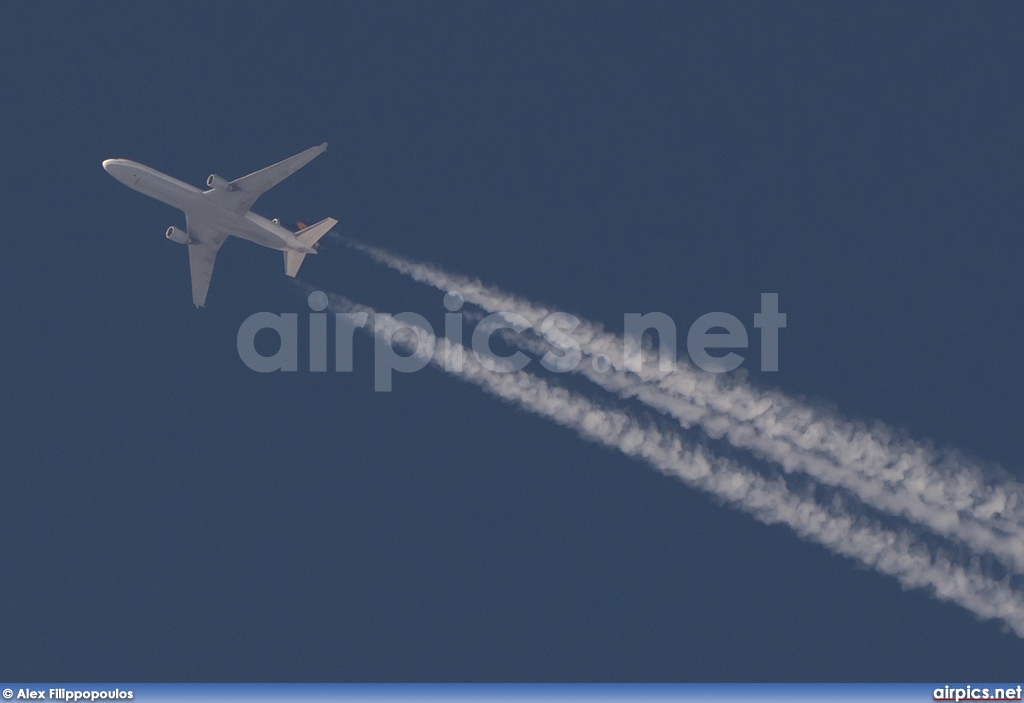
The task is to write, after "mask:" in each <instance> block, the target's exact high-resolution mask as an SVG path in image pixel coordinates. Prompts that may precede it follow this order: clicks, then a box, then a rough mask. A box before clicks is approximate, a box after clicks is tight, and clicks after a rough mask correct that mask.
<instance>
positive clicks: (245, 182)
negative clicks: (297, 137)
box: [205, 142, 327, 215]
mask: <svg viewBox="0 0 1024 703" xmlns="http://www.w3.org/2000/svg"><path fill="white" fill-rule="evenodd" d="M325 151H327V142H324V143H323V144H321V145H320V146H314V147H311V148H309V149H306V150H305V151H303V152H302V153H300V154H296V155H295V156H291V157H289V158H287V159H285V160H284V161H279V162H277V163H276V164H274V165H273V166H267V167H266V168H261V169H260V170H259V171H256V172H254V173H250V174H249V175H248V176H242V177H241V178H236V179H235V180H233V181H231V183H230V184H229V186H228V190H221V189H217V188H214V189H212V190H208V191H206V192H205V195H206V197H208V198H213V199H214V200H216V201H217V202H219V203H220V204H222V205H224V206H225V207H228V208H229V209H231V210H234V211H235V212H236V213H238V214H239V215H242V214H244V213H246V212H247V211H248V210H250V209H251V208H252V206H253V203H255V202H256V199H257V198H259V197H260V196H261V195H263V194H264V193H266V192H267V191H268V190H270V189H271V188H273V187H274V186H276V185H277V184H278V183H280V182H281V181H283V180H284V179H285V178H287V177H288V176H290V175H292V174H293V173H295V172H296V171H298V170H299V169H300V168H302V167H303V166H305V165H306V164H308V163H309V162H310V161H312V160H313V159H315V158H316V157H318V156H320V154H322V153H324V152H325Z"/></svg>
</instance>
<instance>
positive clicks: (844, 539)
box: [330, 296, 1024, 637]
mask: <svg viewBox="0 0 1024 703" xmlns="http://www.w3.org/2000/svg"><path fill="white" fill-rule="evenodd" d="M330 301H331V304H330V307H331V309H332V310H333V311H335V312H366V313H368V314H372V315H373V318H372V323H371V324H372V331H373V333H374V334H376V335H378V336H379V337H380V338H381V339H380V340H378V342H380V343H383V344H387V343H397V344H399V345H401V346H405V348H406V350H407V351H411V352H413V356H416V357H419V358H420V359H423V360H424V361H428V360H429V361H431V362H433V363H434V364H435V365H436V366H437V367H438V368H440V369H442V370H444V371H446V372H447V373H450V374H452V375H454V376H456V377H458V378H460V379H462V380H465V381H469V382H471V383H474V384H476V385H478V386H480V387H482V388H483V389H484V390H486V391H488V392H490V393H492V394H494V395H496V396H498V397H500V398H502V399H504V400H506V401H509V402H512V403H515V404H517V405H519V406H520V407H521V408H523V409H525V410H527V411H529V412H533V413H536V414H538V415H540V416H542V417H546V418H548V419H551V420H553V421H555V422H557V423H558V424H560V425H563V426H565V427H568V428H571V429H573V430H574V431H576V432H577V433H578V434H579V435H580V436H582V437H584V438H585V439H588V440H591V441H594V442H598V443H600V444H603V445H605V446H608V447H612V448H614V449H617V450H619V451H621V452H622V453H624V454H626V455H627V456H631V457H637V458H640V459H643V460H645V461H647V462H648V463H649V464H651V465H652V466H654V467H655V468H657V469H658V470H660V471H662V472H663V473H665V474H669V475H672V476H676V477H678V478H680V479H682V480H683V481H684V482H685V483H687V484H688V485H690V486H693V487H695V488H698V489H701V490H703V491H707V492H708V493H711V494H713V495H714V496H717V497H718V498H720V499H722V500H723V501H726V502H728V503H730V504H731V505H733V506H735V507H737V508H739V509H741V510H743V511H745V512H747V513H750V514H752V515H753V516H755V517H756V518H757V519H758V520H760V521H761V522H763V523H765V524H775V523H782V524H786V525H788V526H789V527H791V528H792V529H793V530H794V531H795V532H796V533H797V534H798V535H799V536H801V537H802V538H804V539H807V540H811V541H814V542H817V543H819V544H822V545H824V546H825V547H827V548H828V549H830V550H832V551H833V552H835V553H837V554H840V555H843V556H846V557H849V558H852V559H856V560H857V561H859V562H860V563H862V564H865V565H867V566H869V567H871V568H873V569H875V570H877V571H879V572H881V573H884V574H888V575H890V576H894V577H895V578H897V579H898V580H899V582H900V583H901V584H902V585H903V586H904V587H905V588H928V589H931V590H932V591H933V592H934V595H935V597H937V598H939V599H940V600H946V601H951V602H953V603H956V604H958V605H960V606H962V607H964V608H966V609H967V610H969V611H971V612H972V613H974V614H976V615H977V616H979V617H981V618H997V619H1000V620H1002V621H1003V622H1005V623H1006V624H1007V625H1008V626H1009V627H1010V628H1011V629H1012V630H1013V631H1014V632H1015V633H1016V634H1017V635H1018V636H1020V637H1024V596H1022V594H1021V593H1020V592H1019V591H1017V590H1015V589H1013V588H1012V587H1011V586H1010V584H1009V580H1008V579H1004V580H1003V581H997V580H994V579H992V578H990V577H988V576H986V575H985V574H984V573H983V572H982V570H981V567H980V566H979V565H978V564H977V563H976V560H975V561H974V562H972V563H971V564H969V565H966V566H965V565H962V564H958V563H955V562H953V561H951V560H949V559H948V558H946V557H943V556H941V555H939V556H934V555H932V554H931V553H930V551H929V550H928V548H927V547H926V546H925V545H924V544H922V543H921V542H920V541H918V540H917V539H916V538H915V537H914V535H913V534H912V533H911V532H910V531H906V530H904V531H898V532H897V531H892V530H888V529H886V528H884V527H882V526H881V525H879V524H878V523H877V522H875V521H872V520H870V519H867V518H865V517H858V516H854V515H851V514H849V513H848V512H846V511H845V510H844V509H843V507H842V506H841V505H839V504H838V503H837V504H835V505H833V506H832V507H831V508H826V507H823V506H822V505H820V504H819V503H817V502H816V501H815V500H814V499H813V498H811V497H810V496H809V495H798V494H796V493H794V492H792V491H791V490H790V489H789V488H788V487H787V486H786V484H785V482H784V481H783V480H781V479H767V478H765V477H763V476H761V475H759V474H757V473H755V472H752V471H750V470H748V469H745V468H743V467H742V466H739V465H738V464H736V463H735V462H733V461H730V460H728V459H725V458H722V457H718V456H715V455H713V454H711V453H710V452H708V451H707V450H706V449H704V448H702V447H699V446H692V445H689V444H687V443H686V442H685V441H684V439H683V438H682V437H681V436H680V435H678V434H675V433H671V432H666V431H664V430H661V429H658V428H656V427H653V426H650V425H645V424H642V423H641V422H639V421H638V420H637V419H636V418H634V417H633V416H632V415H630V414H629V413H627V412H624V411H622V410H615V409H608V408H604V407H601V406H600V405H598V404H596V403H594V402H593V401H591V400H589V399H587V398H585V397H583V396H581V395H579V394H576V393H573V392H571V391H569V390H567V389H565V388H560V387H555V386H552V385H550V384H549V383H548V382H546V381H545V380H544V379H541V378H538V377H536V376H534V375H532V374H530V373H527V372H525V371H519V372H515V373H495V372H492V371H488V370H487V369H486V368H484V367H483V366H482V365H481V364H480V363H479V362H478V361H477V360H476V359H475V358H474V356H473V355H472V354H467V353H465V350H464V349H463V348H461V346H460V345H456V344H452V343H450V342H449V341H447V340H443V341H442V342H441V343H438V344H434V339H433V335H431V334H430V333H429V332H427V331H426V330H424V329H422V328H417V327H416V326H415V325H414V324H409V323H408V322H405V321H398V320H396V319H395V318H393V317H392V316H391V315H388V314H385V313H378V312H376V311H374V310H373V309H372V308H368V307H364V306H358V305H354V304H353V303H351V302H350V301H348V300H346V299H344V298H340V297H338V296H330ZM402 328H411V329H412V330H413V331H415V332H416V335H417V343H416V344H415V345H413V344H403V343H402V342H401V341H400V339H399V337H398V336H396V334H395V333H396V332H397V331H398V330H400V329H402ZM424 339H429V343H427V344H424V343H423V340H424ZM389 340H390V341H389ZM452 353H457V354H459V355H460V356H461V358H462V362H461V364H453V363H450V361H451V359H450V358H449V355H450V354H452Z"/></svg>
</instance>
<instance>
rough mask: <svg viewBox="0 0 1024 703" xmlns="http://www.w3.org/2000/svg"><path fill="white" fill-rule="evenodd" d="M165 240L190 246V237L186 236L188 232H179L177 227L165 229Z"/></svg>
mask: <svg viewBox="0 0 1024 703" xmlns="http://www.w3.org/2000/svg"><path fill="white" fill-rule="evenodd" d="M167 238H168V239H170V240H171V241H172V242H174V243H175V244H192V243H193V241H192V237H190V236H188V232H186V231H184V230H180V229H178V228H177V227H168V228H167Z"/></svg>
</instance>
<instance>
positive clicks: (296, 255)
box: [284, 217, 338, 278]
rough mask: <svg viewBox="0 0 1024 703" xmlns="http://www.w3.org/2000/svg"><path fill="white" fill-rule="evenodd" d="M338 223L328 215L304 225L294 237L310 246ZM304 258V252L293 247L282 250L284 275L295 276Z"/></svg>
mask: <svg viewBox="0 0 1024 703" xmlns="http://www.w3.org/2000/svg"><path fill="white" fill-rule="evenodd" d="M336 224H338V221H337V220H335V219H334V218H333V217H328V218H327V219H326V220H322V221H320V222H317V223H316V224H315V225H312V226H310V227H306V228H305V229H302V230H299V231H298V232H297V233H296V234H295V238H296V239H298V240H299V241H300V242H302V243H303V244H305V245H306V246H307V247H312V246H313V245H314V244H316V243H317V242H318V241H320V238H321V237H323V236H324V235H325V234H327V233H328V232H329V231H330V230H331V227H334V225H336ZM305 258H306V254H305V253H303V252H301V251H295V250H293V249H287V250H285V252H284V272H285V274H286V275H288V276H291V277H292V278H295V275H296V274H297V273H298V272H299V267H300V266H302V260H303V259H305Z"/></svg>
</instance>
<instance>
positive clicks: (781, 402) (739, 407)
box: [348, 241, 1024, 573]
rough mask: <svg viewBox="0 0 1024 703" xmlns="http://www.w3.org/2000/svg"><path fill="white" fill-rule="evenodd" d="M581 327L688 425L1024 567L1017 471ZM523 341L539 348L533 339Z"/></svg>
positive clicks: (435, 280)
mask: <svg viewBox="0 0 1024 703" xmlns="http://www.w3.org/2000/svg"><path fill="white" fill-rule="evenodd" d="M348 244H349V246H351V247H353V248H355V249H357V250H359V251H362V252H364V253H366V254H367V255H369V256H370V257H371V258H373V259H374V260H375V261H377V262H379V263H381V264H383V265H385V266H388V267H389V268H392V269H394V270H396V271H398V272H400V273H403V274H406V275H408V276H410V277H411V278H413V279H414V280H417V281H420V282H423V283H426V284H428V285H431V286H433V287H435V288H437V289H439V290H442V291H449V290H456V291H459V292H460V293H461V294H462V295H463V296H464V298H465V300H466V301H467V302H470V303H472V304H474V305H477V306H479V307H481V308H483V309H484V310H486V311H488V312H498V313H502V312H504V313H516V314H518V315H521V316H523V317H524V318H526V320H528V321H529V323H530V324H531V325H532V327H533V329H534V330H540V329H541V323H542V321H543V320H544V319H545V318H546V317H547V316H548V315H549V314H551V313H552V312H555V311H554V310H551V309H548V308H545V307H542V306H538V305H534V304H533V303H531V302H530V301H528V300H525V299H523V298H520V297H518V296H514V295H511V294H508V293H505V292H503V291H501V290H500V289H497V288H495V287H492V286H485V285H483V284H482V283H480V281H478V280H473V279H470V278H467V277H464V276H459V275H454V274H449V273H447V272H445V271H443V270H441V269H440V268H438V267H436V266H432V265H429V264H422V263H418V262H414V261H411V260H409V259H406V258H404V257H400V256H396V255H394V254H391V253H389V252H386V251H384V250H381V249H379V248H377V247H371V246H368V245H365V244H362V243H358V242H351V241H350V242H348ZM572 334H573V337H574V338H575V339H576V340H577V341H578V342H579V343H580V347H581V349H582V351H583V352H584V353H585V354H587V355H588V356H590V357H597V356H598V355H603V356H605V357H607V358H608V360H609V362H610V368H609V370H608V371H606V372H603V373H601V372H597V371H595V370H594V369H593V367H592V365H591V364H587V363H583V364H579V365H578V366H577V368H576V369H575V371H576V372H577V373H581V374H583V375H585V376H587V377H588V378H590V379H591V380H592V381H594V382H595V383H597V384H598V385H600V386H601V387H603V388H605V389H607V390H610V391H613V392H615V393H617V394H618V395H620V396H622V397H634V398H637V399H638V400H640V401H641V402H643V403H645V404H647V405H649V406H650V407H652V408H654V409H656V410H658V411H660V412H664V413H666V414H669V415H671V416H672V417H674V418H675V419H677V420H678V421H679V422H680V423H681V424H682V425H683V427H686V428H689V427H693V426H695V425H698V426H700V427H701V428H702V429H704V430H705V431H706V432H707V433H708V434H709V435H710V436H712V437H714V438H716V439H717V438H724V439H726V440H727V441H729V442H730V443H731V444H733V445H734V446H736V447H738V448H742V449H745V450H748V451H751V452H753V453H754V454H755V455H757V456H759V457H761V458H764V459H767V460H769V461H773V462H777V463H778V464H780V465H781V466H782V467H783V469H785V470H786V471H789V472H794V471H800V472H806V473H807V474H808V475H810V476H812V477H814V478H815V479H816V480H818V481H820V482H821V483H823V484H828V485H832V486H837V487H841V488H843V489H845V490H848V491H850V492H851V493H852V494H854V495H856V496H857V497H858V498H859V499H860V500H862V501H864V502H865V503H866V504H868V505H871V506H872V507H875V508H877V509H879V510H882V511H884V512H887V513H890V514H893V515H899V516H901V517H904V518H906V519H908V520H911V521H914V522H916V523H918V524H920V525H922V526H925V527H927V528H929V529H931V530H933V531H935V532H936V533H937V534H940V535H943V536H945V537H948V538H952V539H956V540H959V541H961V542H962V543H963V544H965V545H966V546H968V547H969V548H971V549H972V550H975V551H977V552H983V553H989V554H992V555H994V556H996V557H998V558H999V559H1000V560H1001V561H1002V562H1004V564H1005V565H1006V566H1007V567H1009V568H1010V569H1011V570H1013V571H1016V572H1018V573H1024V487H1022V486H1021V484H1020V483H1019V482H1018V481H1016V480H1014V479H1012V478H1011V477H1008V476H998V477H996V476H992V477H991V482H989V480H987V479H986V475H985V473H986V472H985V471H983V470H982V469H981V468H980V467H978V466H976V465H973V464H971V463H970V462H968V461H966V460H964V459H962V458H960V457H958V456H956V455H952V454H943V453H939V452H937V451H936V450H934V449H932V448H931V447H929V446H927V445H925V444H921V443H917V442H914V441H911V440H908V439H901V438H898V436H897V434H896V433H895V432H894V431H892V430H890V429H888V428H886V427H884V426H881V425H875V426H873V427H871V428H868V427H867V426H865V425H863V424H859V423H855V422H851V421H848V420H845V419H843V418H840V417H838V416H837V415H835V414H833V413H830V412H827V411H824V410H821V409H816V408H811V407H809V406H807V405H806V404H804V403H802V402H800V401H799V400H796V399H794V398H790V397H787V396H785V395H784V394H782V393H779V392H772V391H763V390H759V389H756V388H754V387H753V386H751V385H750V384H748V383H746V382H744V381H742V380H740V379H736V378H727V377H725V375H721V376H716V375H713V374H709V373H704V372H699V371H696V370H695V369H693V368H692V367H690V366H689V365H688V364H686V363H685V362H681V361H680V362H678V363H677V364H676V368H675V371H673V372H670V373H664V372H661V371H660V370H659V369H658V365H657V364H656V363H644V364H643V367H642V368H641V371H640V374H639V375H638V374H636V373H634V372H633V371H627V369H626V365H625V359H624V340H623V338H622V337H619V336H617V335H614V334H611V333H608V332H606V331H604V329H603V328H602V327H601V326H600V325H596V324H593V323H588V322H586V321H583V322H582V323H581V324H580V325H579V326H578V327H576V328H575V330H573V333H572ZM511 341H513V342H514V343H516V344H520V345H522V346H525V347H529V345H530V344H531V342H530V340H529V339H528V338H526V337H525V336H524V335H518V336H517V337H515V338H514V339H511ZM647 361H648V359H645V362H647ZM992 473H994V472H992Z"/></svg>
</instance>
